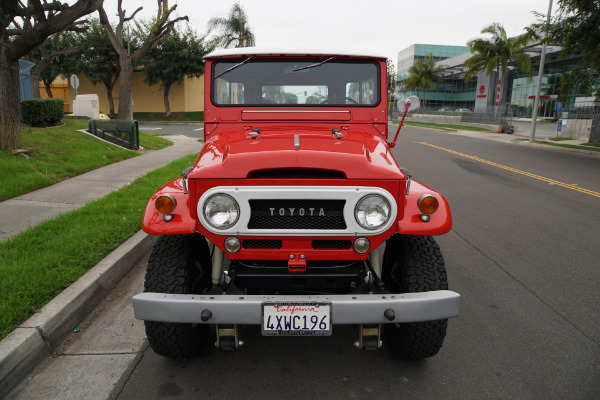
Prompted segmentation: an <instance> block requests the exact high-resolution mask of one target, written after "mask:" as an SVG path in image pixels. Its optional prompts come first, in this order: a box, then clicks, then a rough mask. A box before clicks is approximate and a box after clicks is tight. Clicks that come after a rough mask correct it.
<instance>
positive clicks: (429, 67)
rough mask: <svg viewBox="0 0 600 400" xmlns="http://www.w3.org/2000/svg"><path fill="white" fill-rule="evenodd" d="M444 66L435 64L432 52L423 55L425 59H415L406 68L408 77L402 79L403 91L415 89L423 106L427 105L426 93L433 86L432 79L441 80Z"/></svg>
mask: <svg viewBox="0 0 600 400" xmlns="http://www.w3.org/2000/svg"><path fill="white" fill-rule="evenodd" d="M443 71H444V67H442V66H439V65H435V61H434V60H433V55H432V53H429V54H428V55H427V56H426V57H425V61H421V60H419V61H417V62H416V63H415V64H414V65H413V66H412V67H410V68H409V69H408V78H406V79H405V80H404V81H402V85H403V86H404V91H405V92H408V91H417V92H418V93H419V97H420V98H421V100H422V101H423V108H425V107H426V106H427V93H428V92H429V91H430V90H432V89H433V88H434V81H436V82H439V81H441V80H442V77H441V73H442V72H443Z"/></svg>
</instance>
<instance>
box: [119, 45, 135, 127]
mask: <svg viewBox="0 0 600 400" xmlns="http://www.w3.org/2000/svg"><path fill="white" fill-rule="evenodd" d="M119 63H120V66H121V71H120V72H119V115H118V117H117V118H118V119H131V111H132V109H131V107H132V105H131V95H132V90H131V79H132V76H133V62H132V59H131V55H129V54H127V53H125V54H121V55H120V57H119Z"/></svg>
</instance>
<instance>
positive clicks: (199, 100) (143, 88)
mask: <svg viewBox="0 0 600 400" xmlns="http://www.w3.org/2000/svg"><path fill="white" fill-rule="evenodd" d="M78 77H79V88H78V89H77V94H97V95H98V100H99V105H100V112H102V113H105V114H108V113H109V107H108V97H107V95H106V88H105V87H104V85H102V84H98V85H93V84H92V83H91V82H90V81H89V79H87V77H86V76H85V75H83V74H79V75H78ZM132 84H133V111H135V112H138V111H139V112H159V113H164V112H165V103H164V99H163V90H162V88H161V87H160V86H159V85H155V86H148V85H147V84H146V83H145V82H144V76H143V75H142V74H134V75H133V81H132ZM55 85H56V87H57V92H54V90H53V95H54V97H57V98H58V97H62V98H63V99H64V100H65V112H70V111H71V104H70V96H71V94H72V91H73V88H71V87H70V86H69V87H68V88H66V86H65V85H68V82H67V81H66V79H57V80H56V81H55V82H54V83H53V87H54V86H55ZM60 89H62V91H61V90H60ZM40 94H41V95H42V97H44V96H45V94H46V90H45V89H44V87H43V86H42V87H40ZM113 100H114V106H115V113H116V112H118V110H119V81H117V83H116V84H115V86H114V88H113ZM169 105H170V107H171V112H189V111H203V110H204V76H201V77H200V78H192V79H188V78H185V79H184V80H183V82H182V83H176V84H174V85H173V86H172V87H171V91H170V93H169Z"/></svg>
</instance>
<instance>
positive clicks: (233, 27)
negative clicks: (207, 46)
mask: <svg viewBox="0 0 600 400" xmlns="http://www.w3.org/2000/svg"><path fill="white" fill-rule="evenodd" d="M208 29H209V32H210V31H212V30H213V29H218V30H219V31H220V32H221V34H220V35H218V37H217V39H218V43H219V47H225V48H227V47H230V46H231V45H235V46H234V47H249V46H254V45H255V42H254V33H252V30H251V29H250V26H249V25H248V16H247V15H246V11H245V10H244V9H243V8H242V6H241V5H240V3H235V4H234V5H233V7H231V11H229V16H228V17H227V18H219V17H215V18H211V19H210V20H209V21H208Z"/></svg>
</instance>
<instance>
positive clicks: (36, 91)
mask: <svg viewBox="0 0 600 400" xmlns="http://www.w3.org/2000/svg"><path fill="white" fill-rule="evenodd" d="M42 70H43V69H41V68H39V66H38V65H36V66H35V67H33V68H31V71H30V75H31V90H32V92H33V98H34V99H39V98H40V72H42Z"/></svg>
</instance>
